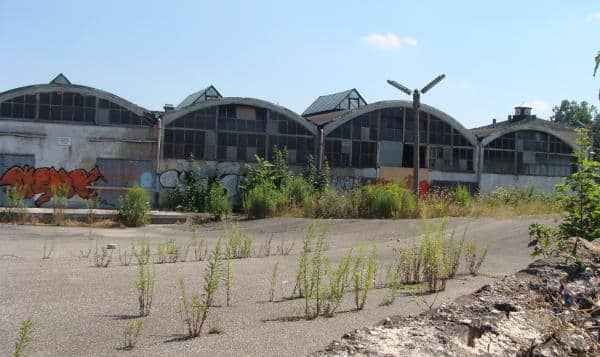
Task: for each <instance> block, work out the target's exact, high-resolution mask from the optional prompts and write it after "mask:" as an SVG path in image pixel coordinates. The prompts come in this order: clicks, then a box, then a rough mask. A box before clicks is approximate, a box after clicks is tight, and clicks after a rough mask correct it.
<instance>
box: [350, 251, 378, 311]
mask: <svg viewBox="0 0 600 357" xmlns="http://www.w3.org/2000/svg"><path fill="white" fill-rule="evenodd" d="M376 274H377V247H376V246H375V244H373V245H372V246H371V252H370V253H369V255H368V256H367V255H366V253H365V248H364V246H361V247H359V249H358V253H357V256H356V258H355V259H354V262H353V267H352V280H353V287H354V303H355V304H356V309H357V310H362V309H363V308H364V307H365V303H366V302H367V297H368V295H369V291H370V290H371V287H372V286H373V281H374V279H375V275H376Z"/></svg>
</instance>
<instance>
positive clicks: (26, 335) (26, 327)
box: [12, 319, 33, 357]
mask: <svg viewBox="0 0 600 357" xmlns="http://www.w3.org/2000/svg"><path fill="white" fill-rule="evenodd" d="M32 326H33V324H32V323H31V320H30V319H27V320H23V321H22V322H21V327H20V328H19V333H18V334H17V338H16V339H15V349H14V351H13V354H12V355H13V357H22V356H24V354H23V350H24V349H25V347H26V346H27V345H28V344H29V343H30V342H31V328H32Z"/></svg>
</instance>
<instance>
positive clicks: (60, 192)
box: [50, 184, 69, 226]
mask: <svg viewBox="0 0 600 357" xmlns="http://www.w3.org/2000/svg"><path fill="white" fill-rule="evenodd" d="M50 190H51V191H52V219H53V220H54V224H56V225H59V226H60V225H63V224H64V223H65V208H67V204H68V202H69V199H68V197H67V195H68V193H69V187H68V186H67V185H66V184H62V185H52V186H50Z"/></svg>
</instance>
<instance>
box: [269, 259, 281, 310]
mask: <svg viewBox="0 0 600 357" xmlns="http://www.w3.org/2000/svg"><path fill="white" fill-rule="evenodd" d="M278 272H279V262H276V263H275V265H274V266H273V270H272V271H271V285H270V286H269V301H270V302H273V299H274V298H275V288H276V287H277V274H278Z"/></svg>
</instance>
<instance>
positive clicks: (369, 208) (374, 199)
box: [363, 183, 417, 218]
mask: <svg viewBox="0 0 600 357" xmlns="http://www.w3.org/2000/svg"><path fill="white" fill-rule="evenodd" d="M363 192H364V202H363V205H364V213H365V214H366V215H367V216H368V217H377V218H405V217H413V216H414V214H415V210H416V207H417V202H416V199H415V198H414V196H413V195H412V193H411V192H410V191H409V190H408V189H406V188H404V187H402V186H400V185H398V184H396V183H386V184H378V185H367V186H365V187H364V189H363Z"/></svg>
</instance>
